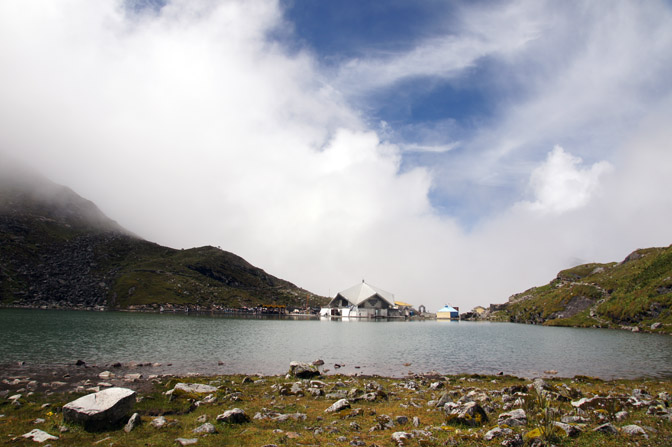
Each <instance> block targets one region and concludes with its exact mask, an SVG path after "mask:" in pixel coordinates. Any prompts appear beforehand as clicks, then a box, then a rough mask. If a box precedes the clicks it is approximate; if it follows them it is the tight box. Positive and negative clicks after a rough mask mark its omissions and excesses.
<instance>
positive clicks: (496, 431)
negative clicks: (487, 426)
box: [483, 427, 513, 441]
mask: <svg viewBox="0 0 672 447" xmlns="http://www.w3.org/2000/svg"><path fill="white" fill-rule="evenodd" d="M511 433H513V430H511V429H510V428H501V427H495V428H493V429H492V430H490V431H489V432H487V433H486V434H485V435H484V436H483V439H485V440H486V441H492V440H493V439H495V438H501V437H503V436H504V435H508V434H511Z"/></svg>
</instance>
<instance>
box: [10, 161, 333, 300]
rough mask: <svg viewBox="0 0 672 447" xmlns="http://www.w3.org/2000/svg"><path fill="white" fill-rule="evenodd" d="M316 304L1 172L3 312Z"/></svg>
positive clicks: (216, 256)
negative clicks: (137, 232) (17, 309)
mask: <svg viewBox="0 0 672 447" xmlns="http://www.w3.org/2000/svg"><path fill="white" fill-rule="evenodd" d="M0 171H2V170H1V169H0ZM307 300H308V303H309V305H310V306H319V305H321V304H324V303H325V302H326V301H327V299H326V298H324V297H320V296H317V295H315V294H312V293H310V292H308V291H306V290H303V289H300V288H299V287H297V286H295V285H294V284H292V283H290V282H288V281H284V280H282V279H279V278H276V277H274V276H272V275H269V274H268V273H266V272H265V271H264V270H262V269H260V268H257V267H254V266H253V265H251V264H249V263H248V262H246V261H245V260H244V259H243V258H241V257H239V256H236V255H235V254H233V253H229V252H226V251H223V250H220V249H217V248H214V247H200V248H192V249H189V250H176V249H172V248H168V247H163V246H161V245H158V244H155V243H152V242H148V241H145V240H143V239H141V238H139V237H137V236H135V235H133V234H132V233H130V232H128V231H127V230H125V229H124V228H122V227H121V226H120V225H119V224H117V223H116V222H114V221H113V220H111V219H109V218H107V217H106V216H105V215H104V214H103V213H102V212H101V211H100V210H99V209H98V207H97V206H96V205H95V204H93V203H92V202H90V201H88V200H86V199H83V198H82V197H80V196H79V195H77V194H76V193H74V192H73V191H72V190H70V189H69V188H66V187H63V186H59V185H56V184H54V183H52V182H50V181H48V180H46V179H44V178H42V177H40V176H38V175H36V174H34V173H31V172H28V171H11V172H10V171H9V170H7V171H6V172H0V306H16V307H50V308H87V309H90V308H98V309H102V308H105V309H134V308H136V309H158V308H160V307H161V306H164V307H167V308H169V309H170V308H173V309H190V310H199V309H200V310H210V309H214V310H218V309H224V308H241V307H256V306H259V305H269V304H275V305H286V306H290V307H304V306H305V305H306V301H307Z"/></svg>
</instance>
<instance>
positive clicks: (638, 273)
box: [491, 246, 672, 333]
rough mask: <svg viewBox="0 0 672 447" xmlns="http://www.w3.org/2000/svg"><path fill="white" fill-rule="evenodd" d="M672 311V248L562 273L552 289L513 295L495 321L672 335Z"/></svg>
mask: <svg viewBox="0 0 672 447" xmlns="http://www.w3.org/2000/svg"><path fill="white" fill-rule="evenodd" d="M671 305H672V246H670V247H665V248H647V249H641V250H636V251H635V252H633V253H631V254H630V255H629V256H628V257H627V258H626V259H625V260H624V261H623V262H621V263H610V264H585V265H580V266H577V267H573V268H571V269H567V270H563V271H561V272H560V273H558V275H557V277H556V278H555V279H554V280H552V281H551V282H550V283H549V284H547V285H545V286H541V287H534V288H532V289H529V290H527V291H525V292H523V293H519V294H516V295H513V296H512V297H511V298H509V302H508V303H506V304H504V305H501V306H498V307H497V309H498V310H497V311H496V312H494V313H493V314H492V315H491V318H493V319H505V320H509V321H513V322H519V323H531V324H545V325H555V326H581V327H612V328H616V327H621V328H623V327H627V328H630V329H634V330H639V329H642V330H653V331H654V332H668V333H669V332H672V312H671V311H670V306H671ZM656 323H660V325H657V324H656ZM652 325H655V326H654V329H652ZM635 328H637V329H635Z"/></svg>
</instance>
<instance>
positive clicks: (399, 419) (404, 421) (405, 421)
mask: <svg viewBox="0 0 672 447" xmlns="http://www.w3.org/2000/svg"><path fill="white" fill-rule="evenodd" d="M394 422H396V423H397V424H399V425H404V424H408V417H406V416H397V417H395V418H394Z"/></svg>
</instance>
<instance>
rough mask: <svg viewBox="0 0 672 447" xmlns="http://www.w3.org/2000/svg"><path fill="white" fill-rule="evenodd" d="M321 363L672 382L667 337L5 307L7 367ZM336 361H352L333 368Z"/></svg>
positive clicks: (0, 344) (258, 368)
mask: <svg viewBox="0 0 672 447" xmlns="http://www.w3.org/2000/svg"><path fill="white" fill-rule="evenodd" d="M318 358H319V359H323V360H324V361H325V368H327V369H330V370H331V371H330V372H339V373H353V372H359V373H362V374H382V375H388V376H403V375H405V374H406V373H408V372H409V371H412V372H427V371H431V370H435V371H438V372H440V373H444V374H456V373H481V374H495V373H498V372H500V371H501V372H504V373H506V374H513V375H518V376H525V377H531V376H535V375H539V374H542V373H543V372H544V371H547V370H556V371H558V375H559V376H567V377H571V376H574V375H577V374H582V375H589V376H597V377H602V378H605V379H607V378H615V377H621V378H639V377H672V337H670V336H664V335H653V334H633V333H630V332H626V331H614V330H606V329H576V328H554V327H541V326H528V325H519V324H509V323H473V322H464V321H462V322H448V321H411V322H405V321H390V322H386V321H385V322H377V321H359V320H350V321H340V320H333V321H332V320H278V319H241V318H231V317H224V316H205V315H172V314H171V315H165V314H161V315H160V314H143V313H122V312H75V311H49V310H16V309H0V363H13V362H17V361H25V362H27V363H30V364H64V363H71V362H74V361H76V360H77V359H83V360H85V361H86V362H87V363H89V364H91V363H97V364H105V363H113V362H122V363H123V362H132V361H134V362H159V363H162V364H163V365H164V369H165V370H166V371H167V372H172V373H175V374H184V373H187V372H200V373H207V374H215V373H221V374H224V373H247V374H251V373H257V372H258V373H263V374H280V373H284V372H286V371H287V370H288V366H289V362H290V361H292V360H302V361H313V360H316V359H318ZM219 362H223V365H219V364H218V363H219ZM168 363H171V364H172V365H171V366H167V364H168ZM336 363H338V364H344V365H345V366H344V367H343V368H341V369H338V370H336V369H335V368H334V364H336ZM409 364H410V365H409ZM356 367H359V368H356Z"/></svg>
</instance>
